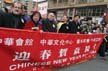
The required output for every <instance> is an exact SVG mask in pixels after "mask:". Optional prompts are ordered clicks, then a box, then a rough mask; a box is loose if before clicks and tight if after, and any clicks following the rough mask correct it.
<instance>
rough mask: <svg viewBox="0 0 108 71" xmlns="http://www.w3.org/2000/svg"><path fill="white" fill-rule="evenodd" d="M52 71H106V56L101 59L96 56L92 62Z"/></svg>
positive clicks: (107, 59) (107, 62) (107, 57)
mask: <svg viewBox="0 0 108 71" xmlns="http://www.w3.org/2000/svg"><path fill="white" fill-rule="evenodd" d="M54 71H108V56H106V57H104V58H102V57H100V56H98V55H97V57H96V58H94V59H92V60H89V61H86V62H83V63H80V64H75V65H71V66H69V67H64V68H60V69H56V70H54Z"/></svg>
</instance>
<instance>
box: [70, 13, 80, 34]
mask: <svg viewBox="0 0 108 71" xmlns="http://www.w3.org/2000/svg"><path fill="white" fill-rule="evenodd" d="M79 19H80V16H79V15H75V16H74V19H73V21H71V22H69V28H70V29H69V30H70V31H69V32H70V33H74V34H76V33H77V34H78V33H80V23H79Z"/></svg>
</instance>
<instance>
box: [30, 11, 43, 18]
mask: <svg viewBox="0 0 108 71" xmlns="http://www.w3.org/2000/svg"><path fill="white" fill-rule="evenodd" d="M35 14H39V20H41V19H42V17H41V14H40V12H38V11H34V12H33V13H32V15H31V16H30V17H31V19H32V18H33V16H34V15H35Z"/></svg>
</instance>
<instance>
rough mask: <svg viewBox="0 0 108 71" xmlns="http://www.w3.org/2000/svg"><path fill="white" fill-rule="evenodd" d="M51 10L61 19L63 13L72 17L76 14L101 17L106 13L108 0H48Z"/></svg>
mask: <svg viewBox="0 0 108 71" xmlns="http://www.w3.org/2000/svg"><path fill="white" fill-rule="evenodd" d="M48 3H49V8H48V11H49V12H54V13H55V14H56V16H57V19H58V20H60V19H61V17H62V16H63V15H68V16H70V17H72V16H74V15H75V14H78V15H80V16H81V17H86V16H91V17H93V18H95V19H96V18H99V17H100V16H101V14H102V13H105V11H106V8H107V6H108V5H107V4H108V0H48Z"/></svg>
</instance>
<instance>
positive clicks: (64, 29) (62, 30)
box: [59, 23, 70, 33]
mask: <svg viewBox="0 0 108 71" xmlns="http://www.w3.org/2000/svg"><path fill="white" fill-rule="evenodd" d="M69 29H70V28H69V25H68V24H65V23H64V24H62V25H61V27H60V29H59V32H60V33H69Z"/></svg>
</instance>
